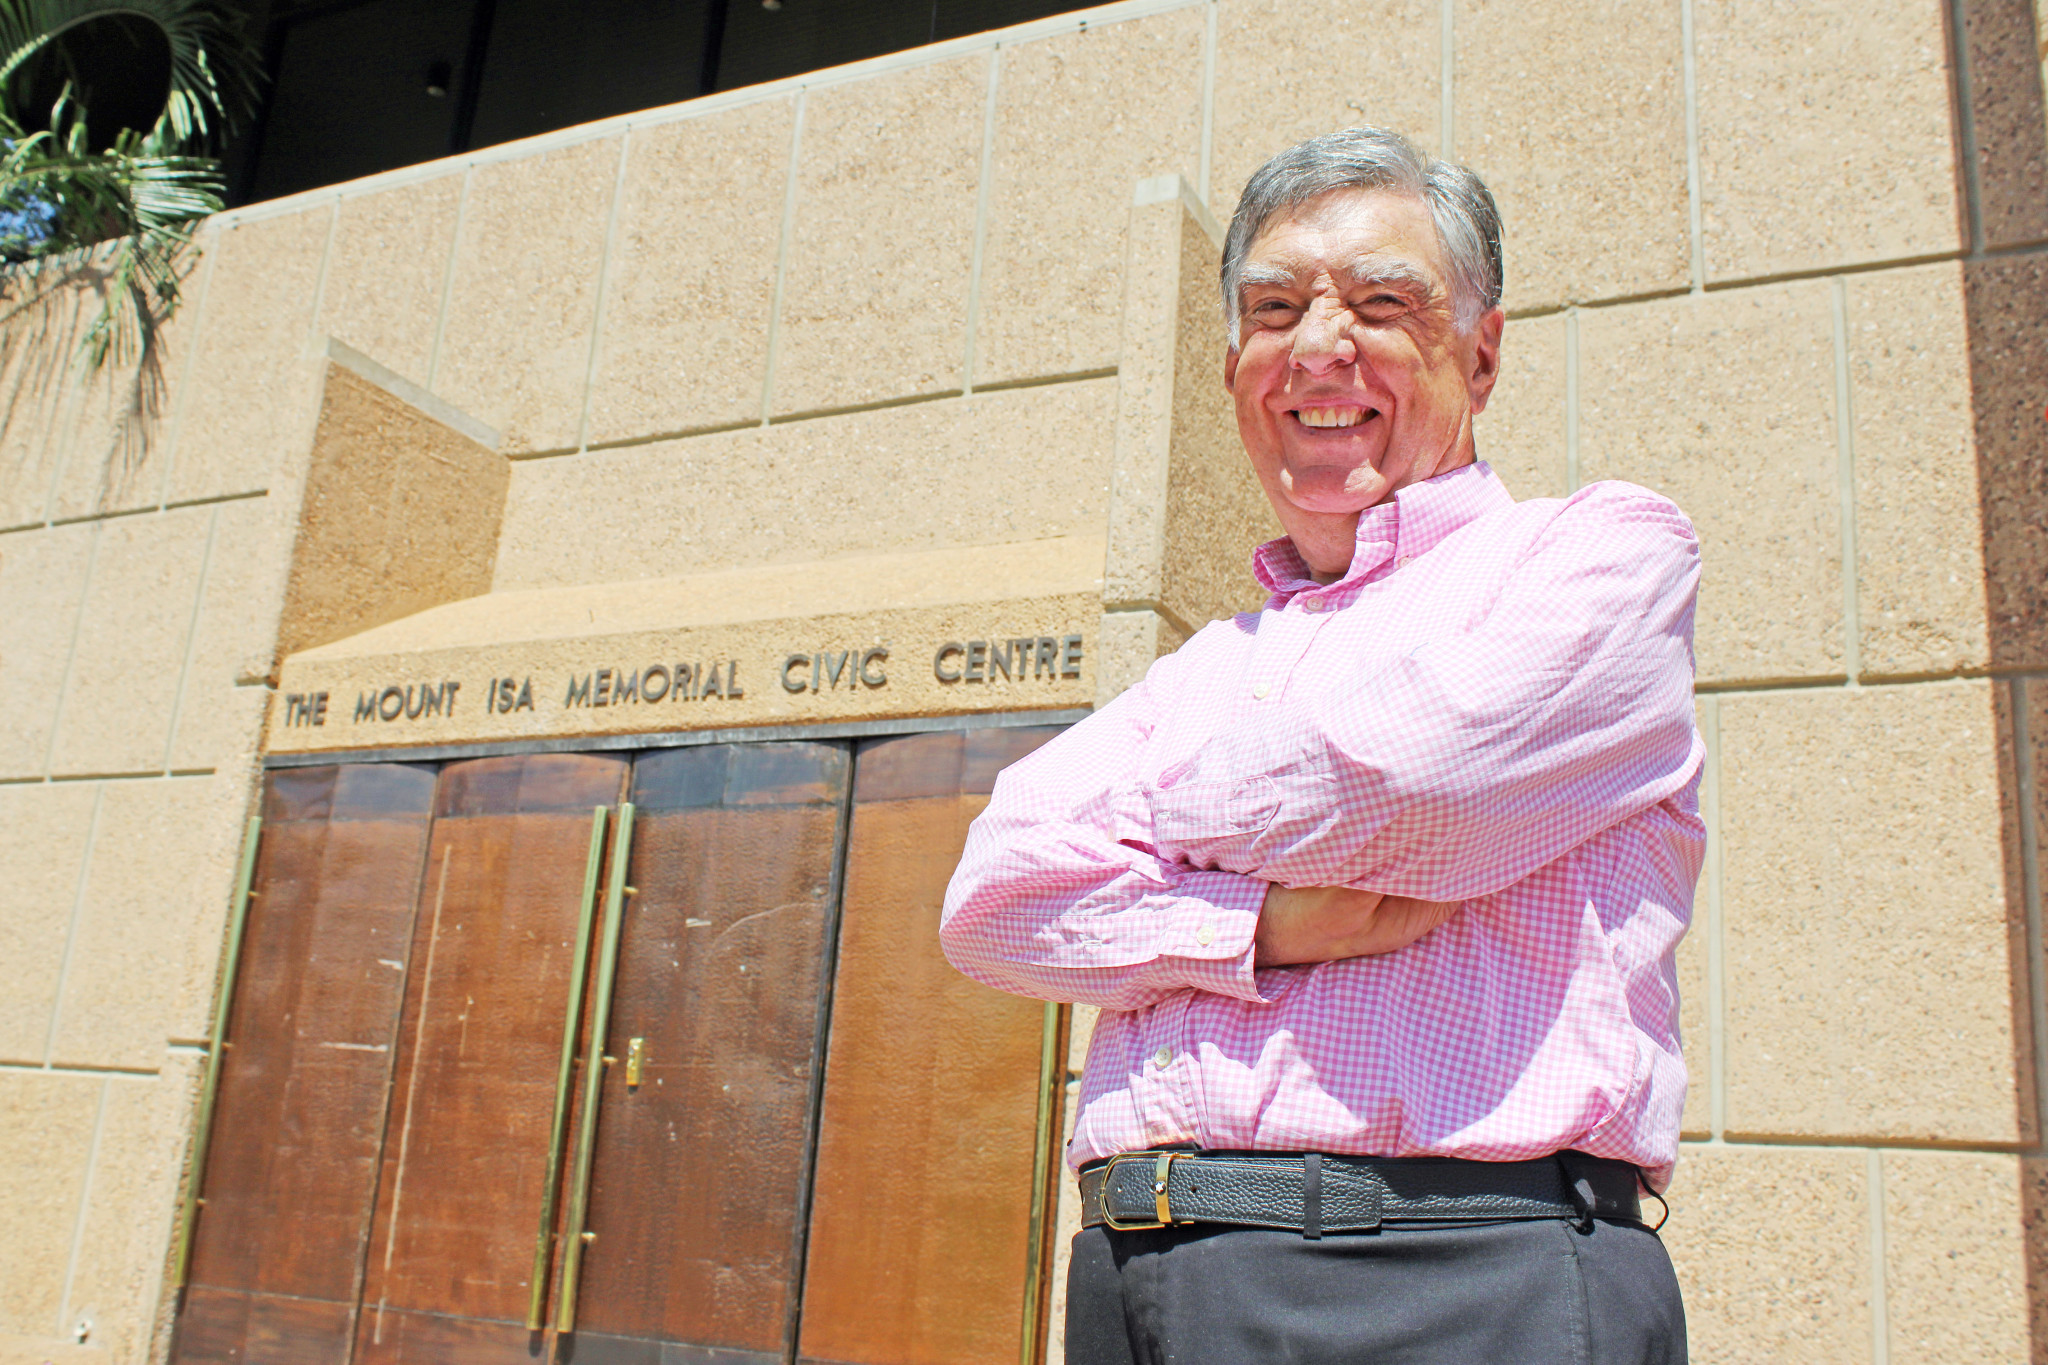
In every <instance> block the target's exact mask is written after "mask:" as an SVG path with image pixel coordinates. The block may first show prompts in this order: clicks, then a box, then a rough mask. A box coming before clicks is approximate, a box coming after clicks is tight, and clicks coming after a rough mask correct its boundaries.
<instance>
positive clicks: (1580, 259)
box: [1453, 0, 1692, 308]
mask: <svg viewBox="0 0 2048 1365" xmlns="http://www.w3.org/2000/svg"><path fill="white" fill-rule="evenodd" d="M1454 3H1456V5H1457V12H1456V30H1455V34H1456V36H1455V38H1454V43H1455V48H1456V58H1457V79H1456V81H1455V83H1454V87H1453V95H1454V99H1455V101H1456V106H1457V107H1456V111H1455V118H1454V121H1453V122H1454V127H1455V130H1456V143H1457V146H1456V153H1457V159H1458V160H1460V161H1462V162H1465V163H1466V164H1467V165H1469V166H1471V167H1472V168H1473V169H1474V170H1476V171H1478V172H1479V173H1480V175H1482V176H1484V177H1485V179H1486V183H1487V185H1488V187H1489V188H1491V189H1492V190H1493V194H1494V198H1495V199H1496V201H1498V203H1499V204H1500V211H1501V219H1502V224H1503V228H1502V234H1501V235H1502V250H1503V254H1504V255H1505V258H1506V260H1505V266H1506V275H1507V294H1506V299H1507V302H1508V304H1509V306H1510V307H1514V308H1543V307H1555V306H1557V305H1559V304H1564V303H1573V302H1580V301H1585V300H1590V299H1611V298H1626V297H1629V296H1632V295H1638V294H1651V293H1657V292H1660V291H1667V290H1675V289H1683V288H1685V287H1686V286H1687V285H1688V284H1689V283H1690V282H1691V279H1692V236H1691V226H1690V209H1689V208H1688V204H1687V198H1686V183H1685V179H1686V172H1685V87H1684V77H1683V75H1682V65H1683V60H1684V59H1683V35H1682V32H1681V24H1680V15H1679V9H1680V0H1651V2H1650V3H1644V0H1597V2H1596V3H1593V4H1585V3H1580V4H1575V5H1572V6H1571V7H1570V9H1569V19H1568V20H1567V21H1566V22H1560V18H1561V12H1560V11H1559V10H1558V9H1557V8H1555V7H1552V6H1549V5H1532V4H1526V3H1516V2H1515V0H1454Z"/></svg>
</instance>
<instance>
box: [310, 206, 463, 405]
mask: <svg viewBox="0 0 2048 1365" xmlns="http://www.w3.org/2000/svg"><path fill="white" fill-rule="evenodd" d="M461 199H462V177H461V176H460V175H444V176H442V177H440V178H439V179H437V180H426V181H422V182H420V183H418V184H415V185H406V186H403V187H401V188H399V189H395V190H386V191H384V192H383V193H381V194H357V195H350V196H349V197H348V198H345V199H343V200H342V201H341V202H340V204H339V205H338V206H337V208H336V212H338V213H339V214H340V217H339V218H338V219H337V220H336V221H335V225H334V254H333V257H332V258H331V259H330V260H329V262H328V265H327V288H326V290H325V291H324V292H323V295H322V298H321V302H320V327H319V330H320V332H321V333H322V334H323V335H325V336H330V337H334V338H337V339H338V340H341V341H344V342H346V343H347V344H349V345H350V346H353V347H354V348H355V349H357V350H358V351H361V352H362V353H363V354H364V355H367V356H369V357H371V358H372V359H374V360H375V361H376V362H377V363H378V364H380V365H384V366H386V367H388V368H389V369H391V370H393V371H395V372H396V373H398V374H402V375H404V376H405V377H406V378H407V379H410V380H412V381H413V382H414V383H415V384H425V383H426V382H427V378H428V369H429V366H430V365H431V363H432V359H433V353H434V329H435V327H436V326H437V325H438V324H439V322H440V319H441V299H442V295H443V292H444V291H443V289H442V286H443V284H444V283H445V282H446V277H447V274H448V255H449V249H450V247H451V246H453V244H454V240H455V223H456V214H457V208H458V205H459V204H460V202H461Z"/></svg>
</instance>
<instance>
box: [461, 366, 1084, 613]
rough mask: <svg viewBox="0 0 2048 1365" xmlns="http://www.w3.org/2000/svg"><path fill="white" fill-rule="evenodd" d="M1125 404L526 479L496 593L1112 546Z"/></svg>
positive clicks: (855, 416) (1017, 408) (774, 437)
mask: <svg viewBox="0 0 2048 1365" xmlns="http://www.w3.org/2000/svg"><path fill="white" fill-rule="evenodd" d="M1115 394H1116V381H1115V380H1114V379H1097V380H1088V381H1085V382H1082V383H1075V384H1050V385H1044V386H1041V387H1033V388H1027V389H1014V390H1006V391H1002V392H997V393H990V394H976V395H974V396H972V397H969V398H962V399H952V400H947V401H943V402H935V403H917V404H912V405H908V406H905V407H899V408H883V409H879V410H877V411H874V412H862V413H849V414H846V415H843V416H839V417H831V418H821V419H816V420H809V421H801V422H790V423H788V424H786V425H785V424H777V425H774V426H769V427H761V428H753V429H749V430H744V431H734V432H724V433H719V434H717V435H711V436H699V437H693V438H690V439H688V440H681V441H663V442H659V443H656V444H651V445H645V446H635V447H631V448H628V449H620V450H607V451H593V452H591V453H589V454H586V455H577V456H573V457H564V458H562V459H556V460H535V461H531V462H521V463H518V464H515V465H514V466H513V468H512V483H511V489H510V492H509V493H508V495H507V499H506V505H505V528H504V532H503V534H502V536H501V537H500V539H499V542H498V559H497V570H496V578H495V582H494V587H495V588H496V589H497V590H499V591H503V590H505V589H508V588H529V587H543V586H550V585H555V584H565V583H603V582H616V581H619V580H623V579H631V578H671V577H674V576H676V575H678V574H688V573H703V572H707V571H710V570H714V569H724V568H733V567H738V566H741V565H749V566H763V565H770V564H792V563H806V562H809V561H812V560H817V559H824V558H830V557H833V556H836V555H852V554H878V553H885V552H888V551H894V550H914V549H927V548H933V547H937V546H944V545H954V546H966V545H989V544H1002V543H1005V542H1009V541H1018V540H1039V539H1048V538H1051V537H1056V536H1066V535H1099V534H1100V533H1101V529H1102V525H1103V516H1104V512H1105V508H1106V505H1107V503H1108V487H1107V483H1108V477H1109V472H1108V470H1109V458H1110V445H1111V440H1112V436H1113V424H1114V415H1113V404H1114V401H1115ZM1047 451H1057V452H1059V458H1058V459H1056V460H1048V459H1046V458H1045V452H1047ZM963 562H968V561H966V560H963Z"/></svg>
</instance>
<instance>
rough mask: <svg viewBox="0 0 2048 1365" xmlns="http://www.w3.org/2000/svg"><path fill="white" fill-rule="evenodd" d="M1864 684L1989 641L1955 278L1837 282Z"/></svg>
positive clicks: (1940, 273)
mask: <svg viewBox="0 0 2048 1365" xmlns="http://www.w3.org/2000/svg"><path fill="white" fill-rule="evenodd" d="M1845 287H1846V289H1847V301H1848V322H1849V379H1850V386H1851V395H1850V408H1851V410H1852V412H1853V413H1854V415H1855V441H1856V448H1855V460H1856V597H1857V603H1856V614H1857V618H1858V625H1859V632H1858V633H1859V636H1860V640H1861V648H1862V670H1863V673H1864V675H1865V676H1878V677H1882V676H1884V675H1886V674H1926V673H1945V672H1950V671H1954V670H1958V669H1971V668H1982V667H1983V666H1984V664H1985V662H1986V660H1987V659H1988V657H1989V651H1990V642H1989V639H1988V637H1987V625H1988V623H1987V621H1986V617H1985V602H1984V541H1983V533H1982V530H1981V513H1980V511H1979V507H1978V485H1977V451H1976V442H1975V439H1974V433H1973V431H1972V429H1971V428H1972V420H1971V419H1972V414H1971V411H1970V409H1971V401H1970V400H1971V393H1970V368H1969V366H1970V356H1969V346H1970V339H1969V332H1968V326H1967V321H1968V320H1967V318H1966V317H1965V316H1964V312H1963V289H1962V270H1961V267H1959V266H1957V265H1954V264H1952V263H1943V264H1941V265H1930V266H1921V267H1919V268H1917V269H1911V270H1898V271H1883V272H1881V273H1877V274H1870V275H1856V276H1852V277H1850V278H1849V279H1848V280H1847V281H1846V285H1845Z"/></svg>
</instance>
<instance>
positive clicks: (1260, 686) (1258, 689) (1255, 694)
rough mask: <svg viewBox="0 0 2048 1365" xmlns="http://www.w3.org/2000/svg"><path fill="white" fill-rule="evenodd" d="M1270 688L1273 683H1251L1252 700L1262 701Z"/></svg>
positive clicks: (1271, 688)
mask: <svg viewBox="0 0 2048 1365" xmlns="http://www.w3.org/2000/svg"><path fill="white" fill-rule="evenodd" d="M1272 690H1273V685H1272V684H1271V683H1254V684H1252V699H1253V700H1254V701H1264V700H1265V699H1266V694H1267V693H1268V692H1271V691H1272Z"/></svg>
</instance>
